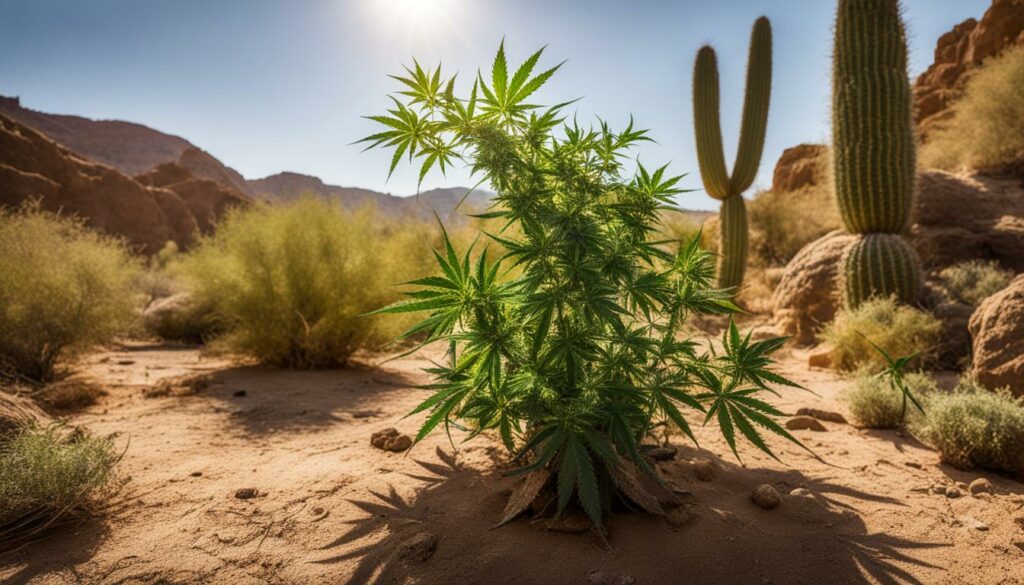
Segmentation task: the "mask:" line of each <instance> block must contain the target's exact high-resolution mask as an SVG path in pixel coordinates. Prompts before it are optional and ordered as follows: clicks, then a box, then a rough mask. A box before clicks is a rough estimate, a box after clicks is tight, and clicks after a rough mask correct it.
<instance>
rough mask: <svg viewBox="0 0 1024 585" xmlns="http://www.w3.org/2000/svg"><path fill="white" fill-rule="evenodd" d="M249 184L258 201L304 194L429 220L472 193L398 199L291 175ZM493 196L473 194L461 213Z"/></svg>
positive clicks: (446, 191) (437, 192)
mask: <svg viewBox="0 0 1024 585" xmlns="http://www.w3.org/2000/svg"><path fill="white" fill-rule="evenodd" d="M249 185H250V186H251V187H252V189H253V192H254V193H255V196H256V198H257V199H263V200H264V201H270V202H282V201H292V200H294V199H297V198H299V197H301V196H303V195H316V196H318V197H324V198H327V199H331V200H334V201H338V202H339V203H341V204H343V205H345V206H346V207H358V206H361V205H365V204H366V203H369V202H373V203H374V204H375V205H376V206H377V208H378V209H380V210H381V211H383V212H385V213H388V214H391V215H412V216H415V217H421V218H428V219H429V218H432V217H433V215H434V212H437V214H438V215H439V216H440V217H441V218H442V219H445V218H448V216H450V215H451V214H452V212H453V211H454V210H455V206H456V205H458V204H459V202H460V201H462V199H463V197H465V196H466V193H467V192H468V191H469V189H467V188H466V187H448V188H443V189H431V190H429V191H424V192H422V193H420V194H419V196H418V197H416V196H411V197H396V196H394V195H390V194H387V193H380V192H378V191H372V190H370V189H362V188H359V187H339V186H337V185H328V184H325V183H324V182H323V181H321V180H320V179H318V178H317V177H313V176H311V175H303V174H300V173H289V172H285V173H278V174H276V175H271V176H269V177H266V178H263V179H256V180H254V181H249ZM492 196H493V195H492V194H491V193H490V192H488V191H484V190H479V189H478V190H476V191H473V192H472V193H470V194H469V197H466V200H465V202H464V203H463V204H462V207H460V208H459V210H460V211H469V210H477V211H479V210H482V209H484V208H486V207H487V205H488V203H489V201H490V199H491V197H492Z"/></svg>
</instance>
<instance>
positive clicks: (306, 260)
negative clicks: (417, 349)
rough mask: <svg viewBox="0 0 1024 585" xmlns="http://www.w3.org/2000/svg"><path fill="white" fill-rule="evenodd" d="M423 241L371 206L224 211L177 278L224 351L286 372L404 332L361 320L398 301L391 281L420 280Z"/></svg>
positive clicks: (328, 362) (411, 225)
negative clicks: (208, 314)
mask: <svg viewBox="0 0 1024 585" xmlns="http://www.w3.org/2000/svg"><path fill="white" fill-rule="evenodd" d="M429 234H430V232H429V230H428V226H427V225H426V224H423V223H420V222H403V221H397V220H388V219H385V218H383V217H380V216H379V215H377V214H376V212H375V211H374V210H373V209H372V208H365V209H362V210H360V211H357V212H348V211H343V210H342V209H341V208H340V207H338V205H337V204H334V203H330V202H327V201H325V200H319V199H313V198H305V199H300V200H299V201H297V202H294V203H290V204H287V205H279V206H261V207H253V208H250V209H245V210H238V211H234V212H232V213H231V214H230V215H229V216H228V217H227V218H226V220H224V221H223V222H221V224H220V225H219V226H218V229H217V232H216V234H214V235H213V236H210V237H208V238H205V239H204V240H203V241H202V242H201V245H200V246H199V247H198V248H197V249H196V250H195V252H194V253H192V254H191V255H190V256H189V257H187V258H185V259H184V260H183V261H182V262H183V264H182V272H183V274H184V275H185V278H186V282H187V284H188V285H189V287H190V288H191V290H192V291H193V294H194V296H195V302H196V303H197V304H198V306H204V305H208V306H211V307H213V308H214V311H215V313H216V315H217V318H218V320H219V325H220V326H222V327H223V328H224V333H223V334H222V335H221V336H220V337H219V338H218V343H219V344H220V345H221V346H222V347H224V348H225V349H228V350H230V351H233V352H238V353H241V354H245V355H250V356H252V357H255V358H257V359H259V360H260V361H262V362H265V363H269V364H275V365H281V366H288V367H298V368H309V367H324V366H334V365H343V364H345V363H346V362H347V360H348V359H349V358H350V357H351V356H352V354H353V353H355V352H356V351H358V350H360V349H375V348H380V347H382V346H383V345H385V344H386V343H388V342H390V341H393V340H394V339H395V338H396V337H397V336H398V335H399V334H400V333H401V332H402V331H403V327H406V326H408V325H409V324H410V321H408V320H402V319H391V320H385V319H382V318H380V317H373V318H364V317H360V315H362V314H363V313H366V312H369V311H371V310H373V309H375V308H377V307H379V306H380V304H381V302H387V301H388V300H392V299H397V298H398V293H397V290H396V289H395V288H394V286H393V284H394V283H395V282H398V281H400V280H402V279H407V278H409V277H415V276H417V275H420V274H423V273H425V271H426V270H427V268H426V266H427V263H428V262H429V260H430V258H429V255H428V254H425V253H423V249H424V242H425V241H427V240H428V238H429Z"/></svg>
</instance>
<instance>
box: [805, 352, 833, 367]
mask: <svg viewBox="0 0 1024 585" xmlns="http://www.w3.org/2000/svg"><path fill="white" fill-rule="evenodd" d="M807 365H808V366H810V367H812V368H830V367H832V350H828V351H822V352H818V353H812V354H811V355H809V356H807Z"/></svg>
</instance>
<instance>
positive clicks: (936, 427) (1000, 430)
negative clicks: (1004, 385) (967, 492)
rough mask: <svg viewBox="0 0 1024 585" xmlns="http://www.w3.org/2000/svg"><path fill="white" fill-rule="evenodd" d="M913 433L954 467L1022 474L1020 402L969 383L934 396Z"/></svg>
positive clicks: (1023, 436)
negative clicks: (979, 468) (980, 468)
mask: <svg viewBox="0 0 1024 585" xmlns="http://www.w3.org/2000/svg"><path fill="white" fill-rule="evenodd" d="M915 434H917V435H918V436H920V437H921V438H922V439H923V440H924V441H925V442H927V443H929V444H931V445H932V446H934V447H935V448H936V449H937V450H938V451H939V453H940V454H941V456H942V460H943V461H946V462H947V463H950V464H951V465H954V466H957V467H964V468H969V467H982V468H986V469H994V470H997V471H1008V472H1011V473H1015V472H1017V473H1019V472H1022V471H1024V399H1022V398H1014V397H1013V396H1012V395H1011V394H1010V393H1009V392H1008V391H1006V390H1005V389H1004V390H1000V391H997V392H991V391H989V390H987V389H986V388H983V387H981V386H980V385H979V384H978V383H977V382H975V381H974V380H972V379H970V378H964V379H961V381H960V383H959V384H958V385H957V387H956V389H954V391H953V392H951V393H934V394H933V395H932V396H931V399H930V400H928V403H927V405H926V407H925V416H924V419H923V420H922V421H921V422H920V424H919V425H918V426H917V428H916V429H915Z"/></svg>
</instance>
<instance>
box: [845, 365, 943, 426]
mask: <svg viewBox="0 0 1024 585" xmlns="http://www.w3.org/2000/svg"><path fill="white" fill-rule="evenodd" d="M855 380H856V381H855V382H854V385H853V387H852V388H850V389H849V390H847V391H846V393H845V394H844V395H843V399H844V400H845V401H846V403H847V405H848V406H849V407H850V414H851V415H852V416H853V419H854V422H856V423H857V425H858V426H861V427H865V428H869V429H895V428H899V427H900V426H902V425H903V423H904V419H905V415H906V414H911V415H914V416H918V415H919V413H918V412H917V410H916V409H914V410H907V409H906V406H905V404H904V399H903V393H902V392H900V391H899V390H896V389H894V388H893V387H892V384H891V383H890V381H889V379H887V378H886V377H885V376H881V375H879V374H876V373H872V372H871V371H870V370H861V371H859V372H858V374H857V375H856V378H855ZM903 383H904V384H905V385H906V386H907V388H908V389H909V390H910V392H912V393H913V395H914V396H915V397H917V398H918V399H919V400H921V402H922V404H925V403H927V401H928V398H929V397H930V396H931V395H932V393H934V392H935V391H936V390H938V386H937V385H936V384H935V380H934V379H933V378H932V377H931V376H930V375H928V374H927V373H924V372H910V373H908V374H906V375H905V376H904V377H903ZM926 412H927V410H926Z"/></svg>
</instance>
